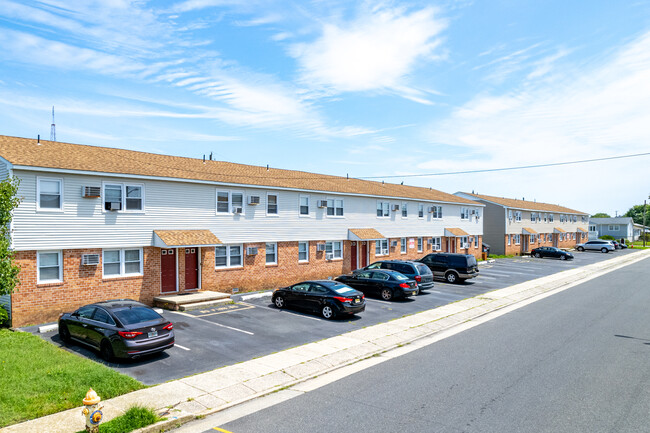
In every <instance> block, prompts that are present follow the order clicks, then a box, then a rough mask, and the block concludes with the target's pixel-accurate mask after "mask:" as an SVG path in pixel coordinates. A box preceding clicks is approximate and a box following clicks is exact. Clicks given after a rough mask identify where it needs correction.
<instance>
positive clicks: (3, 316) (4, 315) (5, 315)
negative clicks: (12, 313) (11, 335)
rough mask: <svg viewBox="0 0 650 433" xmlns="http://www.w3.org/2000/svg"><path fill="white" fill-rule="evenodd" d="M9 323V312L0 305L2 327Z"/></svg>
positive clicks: (0, 324)
mask: <svg viewBox="0 0 650 433" xmlns="http://www.w3.org/2000/svg"><path fill="white" fill-rule="evenodd" d="M7 325H9V313H8V312H7V310H5V308H4V307H3V306H2V305H0V327H3V326H7Z"/></svg>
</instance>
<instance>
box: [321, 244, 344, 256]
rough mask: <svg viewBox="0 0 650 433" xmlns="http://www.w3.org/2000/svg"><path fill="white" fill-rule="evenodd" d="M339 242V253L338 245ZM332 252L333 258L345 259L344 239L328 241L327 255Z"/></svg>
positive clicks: (326, 246)
mask: <svg viewBox="0 0 650 433" xmlns="http://www.w3.org/2000/svg"><path fill="white" fill-rule="evenodd" d="M337 244H338V255H337V248H336V245H337ZM327 254H332V260H343V241H326V242H325V255H327Z"/></svg>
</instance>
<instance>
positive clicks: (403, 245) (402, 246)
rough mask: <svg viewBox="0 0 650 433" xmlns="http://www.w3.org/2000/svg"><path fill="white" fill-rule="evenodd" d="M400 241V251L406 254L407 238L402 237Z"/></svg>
mask: <svg viewBox="0 0 650 433" xmlns="http://www.w3.org/2000/svg"><path fill="white" fill-rule="evenodd" d="M399 243H400V252H401V253H402V254H406V238H402V239H400V241H399Z"/></svg>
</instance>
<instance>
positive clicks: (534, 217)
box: [530, 212, 537, 223]
mask: <svg viewBox="0 0 650 433" xmlns="http://www.w3.org/2000/svg"><path fill="white" fill-rule="evenodd" d="M530 222H533V223H534V222H537V214H536V213H535V212H531V213H530Z"/></svg>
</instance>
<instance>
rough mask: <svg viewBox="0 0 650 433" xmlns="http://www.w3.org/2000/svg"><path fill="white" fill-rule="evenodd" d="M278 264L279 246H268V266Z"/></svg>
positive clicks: (273, 244)
mask: <svg viewBox="0 0 650 433" xmlns="http://www.w3.org/2000/svg"><path fill="white" fill-rule="evenodd" d="M277 263H278V244H276V243H272V244H266V264H267V265H275V264H277Z"/></svg>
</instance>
